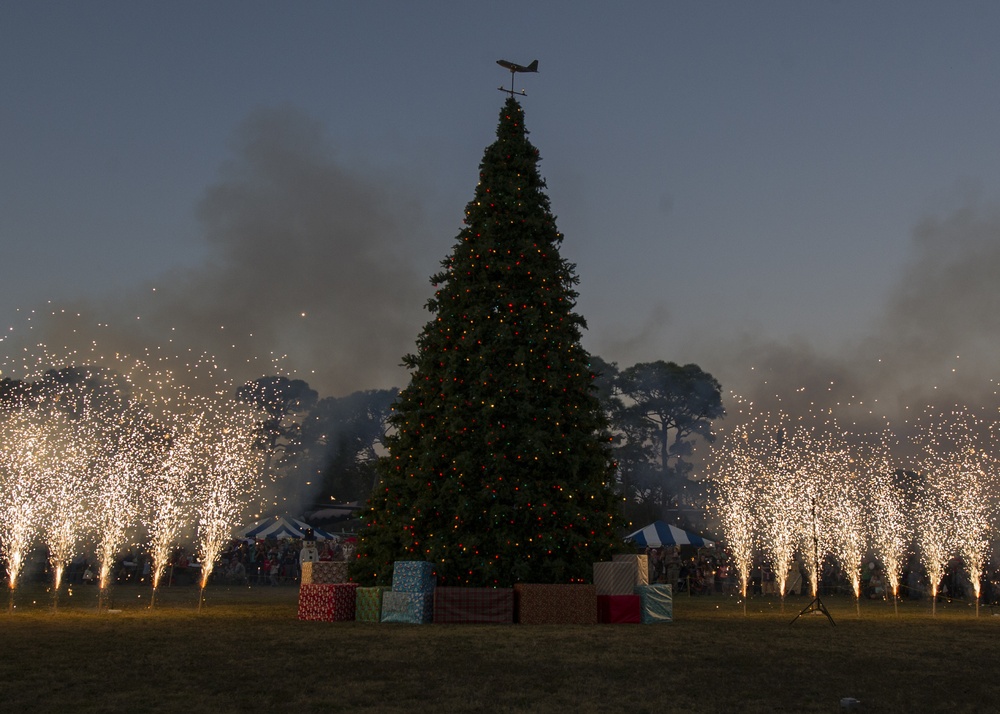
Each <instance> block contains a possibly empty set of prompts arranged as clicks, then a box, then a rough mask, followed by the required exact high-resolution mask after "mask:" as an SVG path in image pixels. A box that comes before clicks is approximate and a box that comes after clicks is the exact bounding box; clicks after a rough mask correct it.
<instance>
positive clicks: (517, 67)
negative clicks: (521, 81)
mask: <svg viewBox="0 0 1000 714" xmlns="http://www.w3.org/2000/svg"><path fill="white" fill-rule="evenodd" d="M497 64H498V65H500V66H501V67H504V68H505V69H509V70H510V89H507V88H506V87H504V86H503V85H501V86H499V87H497V89H499V90H500V91H501V92H507V94H509V95H510V96H512V97H513V96H514V95H515V94H520V95H521V96H522V97H526V96H528V94H527V92H525V91H524V90H523V89H522V90H521V91H520V92H516V91H514V75H515V74H516V73H518V72H537V71H538V60H533V61H532V63H531V64H529V65H527V66H525V65H523V64H517V63H516V62H509V61H507V60H502V59H501V60H497Z"/></svg>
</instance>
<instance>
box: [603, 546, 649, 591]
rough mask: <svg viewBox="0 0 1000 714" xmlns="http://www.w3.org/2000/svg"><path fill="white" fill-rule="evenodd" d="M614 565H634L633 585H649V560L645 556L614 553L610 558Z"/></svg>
mask: <svg viewBox="0 0 1000 714" xmlns="http://www.w3.org/2000/svg"><path fill="white" fill-rule="evenodd" d="M611 560H612V561H613V562H615V563H619V562H622V563H635V582H634V583H633V585H649V558H648V557H647V556H646V554H645V553H644V554H642V555H638V554H635V553H616V554H615V555H612V556H611Z"/></svg>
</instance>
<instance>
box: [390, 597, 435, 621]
mask: <svg viewBox="0 0 1000 714" xmlns="http://www.w3.org/2000/svg"><path fill="white" fill-rule="evenodd" d="M433 618H434V593H433V592H426V593H411V592H396V591H395V590H388V591H386V592H384V593H382V622H403V623H406V624H410V625H422V624H424V623H427V622H431V621H432V620H433Z"/></svg>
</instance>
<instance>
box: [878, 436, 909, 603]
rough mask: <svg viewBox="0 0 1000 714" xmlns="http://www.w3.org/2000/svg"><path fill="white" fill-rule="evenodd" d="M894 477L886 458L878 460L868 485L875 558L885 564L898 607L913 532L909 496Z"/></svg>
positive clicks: (884, 567)
mask: <svg viewBox="0 0 1000 714" xmlns="http://www.w3.org/2000/svg"><path fill="white" fill-rule="evenodd" d="M882 453H883V454H884V453H885V452H882ZM893 474H894V471H893V469H892V467H891V465H890V463H889V461H888V458H887V457H886V456H882V455H880V456H877V457H876V459H875V460H874V461H873V462H872V466H871V472H870V479H869V485H868V494H869V499H870V507H869V513H868V518H869V520H868V533H869V536H870V537H871V541H872V548H873V550H874V552H875V557H876V558H878V559H879V561H881V563H882V568H883V570H884V571H885V578H886V581H887V582H888V584H889V588H890V590H891V591H892V600H893V607H896V606H897V602H898V599H899V585H900V581H901V579H902V576H903V567H904V566H905V565H906V559H907V554H908V548H909V543H910V539H911V537H912V530H911V526H910V518H909V515H908V509H907V508H906V502H907V501H906V495H905V493H904V492H903V491H902V489H901V487H900V486H899V485H898V484H897V483H896V480H895V479H894V478H893Z"/></svg>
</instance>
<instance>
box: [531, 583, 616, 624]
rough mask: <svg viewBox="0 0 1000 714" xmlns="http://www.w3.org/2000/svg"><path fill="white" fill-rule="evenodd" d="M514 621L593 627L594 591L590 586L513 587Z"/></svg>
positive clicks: (595, 609)
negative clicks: (515, 619)
mask: <svg viewBox="0 0 1000 714" xmlns="http://www.w3.org/2000/svg"><path fill="white" fill-rule="evenodd" d="M514 593H515V605H516V607H517V621H518V622H520V623H521V624H522V625H594V624H596V623H597V590H596V589H595V588H594V586H593V585H543V584H536V583H518V584H517V585H515V586H514Z"/></svg>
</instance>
